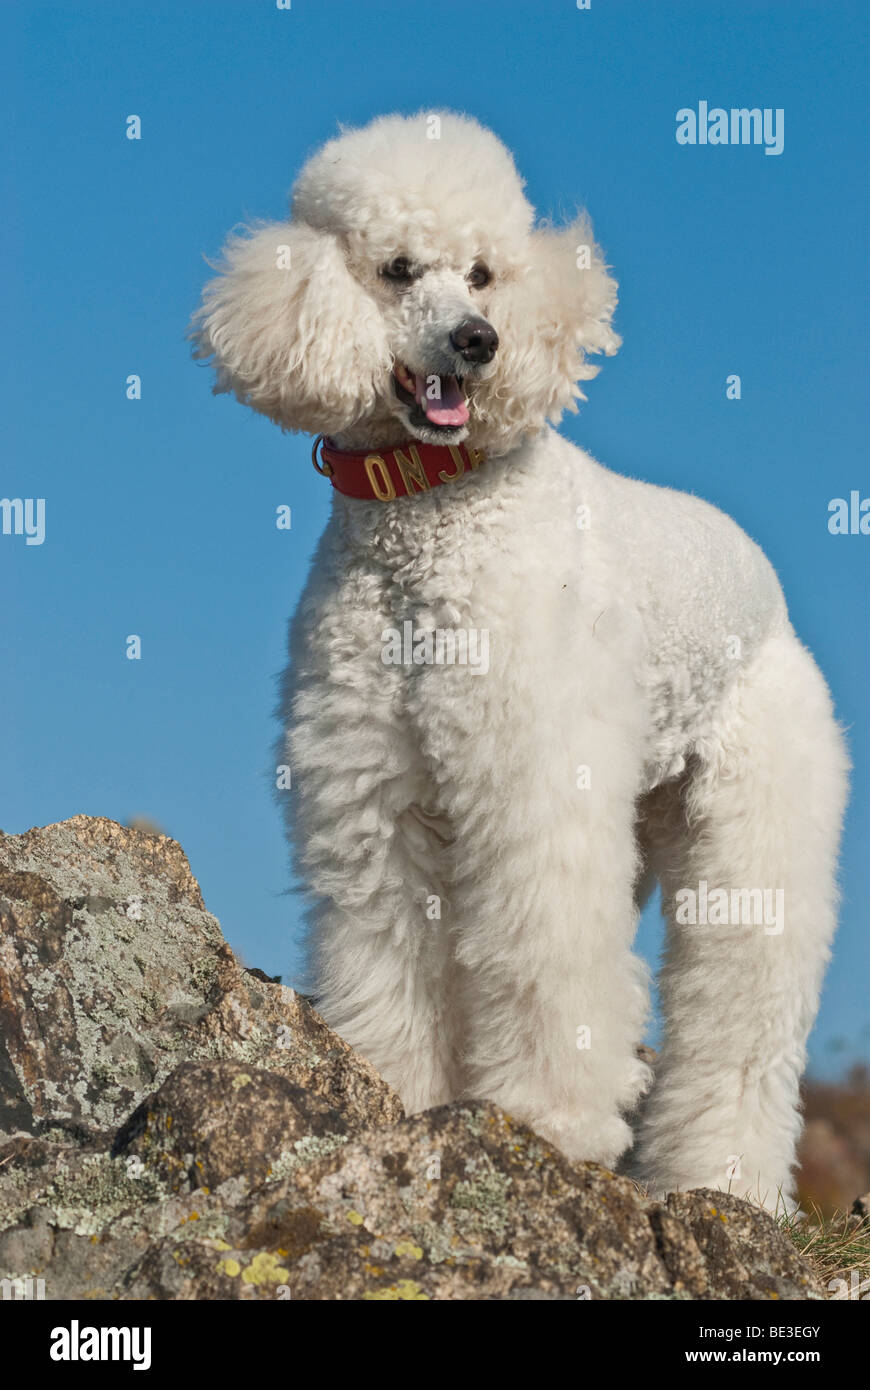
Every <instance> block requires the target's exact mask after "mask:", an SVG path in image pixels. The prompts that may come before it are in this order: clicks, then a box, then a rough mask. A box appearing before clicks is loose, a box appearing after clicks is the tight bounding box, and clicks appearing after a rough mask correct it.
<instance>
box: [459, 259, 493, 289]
mask: <svg viewBox="0 0 870 1390" xmlns="http://www.w3.org/2000/svg"><path fill="white" fill-rule="evenodd" d="M465 279H466V281H467V282H468V284H469V285H470V286H471V288H472V289H473V290H482V289H483V288H484V286H485V285H488V284H489V283H490V281H491V280H492V271H491V270H490V268H489V266H488V265H484V264H483V262H482V261H478V263H477V265H473V266H472V267H471V269H470V270H469V272H468V274H467V275H466V277H465Z"/></svg>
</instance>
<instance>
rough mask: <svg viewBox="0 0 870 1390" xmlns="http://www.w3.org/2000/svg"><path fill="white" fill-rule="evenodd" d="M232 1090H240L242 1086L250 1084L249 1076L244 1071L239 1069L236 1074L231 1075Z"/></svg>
mask: <svg viewBox="0 0 870 1390" xmlns="http://www.w3.org/2000/svg"><path fill="white" fill-rule="evenodd" d="M232 1084H233V1090H234V1091H240V1090H241V1089H242V1087H243V1086H250V1084H251V1078H250V1077H249V1076H248V1073H247V1072H246V1071H240V1072H239V1074H238V1076H234V1077H233V1083H232Z"/></svg>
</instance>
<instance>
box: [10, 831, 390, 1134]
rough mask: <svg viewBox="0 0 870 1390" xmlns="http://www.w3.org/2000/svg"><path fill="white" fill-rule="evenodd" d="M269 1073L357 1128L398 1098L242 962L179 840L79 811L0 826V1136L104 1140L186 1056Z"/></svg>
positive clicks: (311, 1014) (304, 1006)
mask: <svg viewBox="0 0 870 1390" xmlns="http://www.w3.org/2000/svg"><path fill="white" fill-rule="evenodd" d="M196 1057H203V1058H213V1059H217V1058H221V1057H226V1058H233V1059H236V1060H238V1061H242V1062H245V1063H248V1064H250V1065H252V1066H268V1068H269V1069H270V1070H273V1071H278V1072H281V1073H282V1074H283V1075H284V1076H286V1077H287V1078H288V1079H289V1080H292V1081H294V1082H295V1083H296V1084H297V1085H303V1086H305V1087H306V1088H307V1089H308V1090H310V1091H312V1092H313V1093H314V1094H315V1095H318V1096H320V1097H322V1098H323V1100H324V1101H325V1102H326V1103H327V1104H329V1105H331V1106H334V1107H336V1108H338V1109H340V1110H341V1111H342V1113H344V1114H345V1116H346V1117H347V1119H348V1121H349V1123H351V1124H356V1125H357V1126H361V1125H365V1124H372V1123H382V1122H383V1123H389V1122H390V1121H392V1120H395V1119H397V1118H398V1117H399V1116H400V1115H401V1114H402V1107H401V1103H400V1102H399V1099H398V1097H397V1096H396V1095H395V1094H394V1093H393V1092H392V1091H391V1090H390V1088H389V1087H388V1086H387V1084H386V1082H384V1081H383V1080H381V1078H380V1077H379V1076H378V1075H377V1073H376V1072H375V1070H374V1068H373V1067H371V1066H370V1065H369V1064H368V1062H366V1061H365V1060H364V1059H362V1058H361V1057H358V1056H357V1055H356V1054H355V1053H354V1052H353V1051H352V1050H351V1048H349V1047H348V1046H347V1045H346V1044H345V1043H343V1042H342V1041H341V1040H340V1039H339V1038H338V1037H336V1035H335V1034H334V1033H332V1032H331V1031H330V1029H328V1028H327V1027H326V1025H325V1024H324V1022H323V1020H322V1019H321V1018H320V1017H319V1015H318V1014H317V1013H316V1012H315V1011H314V1009H312V1008H311V1006H310V1005H309V1004H308V1003H306V1002H305V1001H304V1000H303V999H302V998H301V997H300V996H299V995H297V994H295V993H294V991H293V990H291V989H287V988H286V987H284V986H281V985H276V984H272V983H270V982H268V981H267V980H266V979H265V977H262V972H261V971H260V972H257V973H256V975H255V974H254V973H253V972H249V971H246V970H244V969H243V968H242V967H241V966H240V965H239V964H238V962H237V961H236V960H235V958H234V956H233V954H232V952H231V951H230V949H229V947H228V946H227V945H226V943H225V942H224V939H223V936H222V935H221V930H220V927H219V925H218V923H217V922H216V920H215V919H214V917H212V916H211V914H210V913H208V912H206V911H205V908H204V906H203V902H202V897H201V894H200V890H199V885H198V884H197V882H196V879H195V878H194V877H193V875H192V873H191V872H190V867H189V865H188V863H187V860H186V858H185V856H184V853H183V851H182V850H181V848H180V847H179V846H178V845H177V844H176V843H175V842H174V841H173V840H169V839H167V838H166V836H163V835H149V834H144V833H142V832H139V831H136V830H131V829H126V828H125V827H123V826H120V825H116V824H115V823H114V822H113V821H108V820H92V819H90V818H89V817H87V816H74V817H73V818H72V819H71V820H68V821H63V822H61V823H60V824H58V825H50V826H47V827H46V828H45V829H42V830H30V831H28V832H27V834H25V835H0V1140H2V1138H3V1137H8V1136H10V1135H12V1134H15V1133H20V1132H25V1133H33V1134H46V1133H48V1132H49V1131H50V1130H51V1129H53V1128H54V1129H57V1128H63V1129H66V1130H68V1131H75V1130H76V1128H78V1130H79V1131H97V1132H101V1133H104V1134H110V1133H111V1132H113V1131H114V1130H115V1129H117V1127H118V1126H119V1125H120V1124H121V1122H122V1121H123V1120H124V1119H125V1118H126V1117H127V1116H128V1115H129V1113H130V1111H131V1110H132V1109H133V1108H134V1107H135V1106H136V1105H137V1104H138V1103H139V1101H140V1100H142V1098H143V1097H144V1096H145V1095H146V1094H148V1092H149V1091H152V1090H154V1089H155V1088H156V1087H157V1086H159V1085H160V1083H161V1082H162V1081H163V1080H164V1079H165V1077H166V1076H168V1074H169V1072H170V1071H171V1070H172V1069H173V1068H174V1067H175V1066H176V1065H177V1064H178V1063H179V1062H180V1061H182V1060H186V1059H189V1058H196Z"/></svg>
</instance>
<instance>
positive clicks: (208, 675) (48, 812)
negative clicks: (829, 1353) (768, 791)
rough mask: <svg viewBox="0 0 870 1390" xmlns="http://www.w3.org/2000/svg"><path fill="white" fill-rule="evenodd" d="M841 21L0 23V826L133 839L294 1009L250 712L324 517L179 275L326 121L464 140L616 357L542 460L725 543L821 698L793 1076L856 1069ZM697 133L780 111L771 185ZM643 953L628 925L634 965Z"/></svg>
mask: <svg viewBox="0 0 870 1390" xmlns="http://www.w3.org/2000/svg"><path fill="white" fill-rule="evenodd" d="M868 19H870V9H868V7H867V5H866V4H865V3H863V0H861V2H860V3H851V2H850V0H838V3H837V4H836V5H831V4H830V3H829V2H828V0H814V3H803V2H802V0H768V3H751V0H749V2H745V0H741V3H733V4H721V5H719V4H715V3H710V0H673V3H668V4H650V3H648V0H592V5H591V9H590V10H588V11H578V10H577V8H576V5H575V3H574V0H534V3H532V2H531V0H526V2H525V3H520V0H498V2H497V3H496V2H495V0H492V2H489V3H488V2H487V0H481V2H479V3H477V4H475V5H473V6H469V5H467V4H463V3H457V0H439V4H438V5H437V6H436V7H433V8H432V9H430V8H429V7H425V6H424V7H423V8H422V10H421V9H420V8H419V7H418V8H416V9H415V8H414V7H413V6H411V7H409V6H407V5H403V4H399V3H377V2H376V0H293V3H292V9H291V10H290V11H280V10H278V9H277V7H276V5H275V4H274V3H273V0H226V3H221V0H203V3H178V2H176V3H164V2H163V0H149V3H147V4H135V3H129V4H120V3H109V0H106V3H87V0H77V3H76V4H75V5H44V4H36V3H31V4H17V3H14V0H13V2H12V3H10V2H9V0H7V3H5V4H4V5H3V6H2V14H0V24H2V29H3V31H5V32H4V34H3V44H2V47H3V49H4V50H5V55H6V56H5V59H4V65H5V69H6V70H5V72H4V74H3V82H2V84H0V86H2V94H0V103H2V120H3V129H4V132H5V133H6V136H7V146H8V149H7V158H6V163H5V169H4V173H3V181H4V186H3V195H4V206H5V207H6V208H7V209H8V210H9V212H8V215H7V216H6V217H5V218H4V219H3V226H2V229H0V240H2V256H3V263H4V266H5V267H6V269H7V271H10V270H11V276H9V281H10V283H9V284H8V285H7V287H6V290H5V292H4V298H5V303H4V307H3V316H4V322H5V329H4V335H3V336H4V345H5V352H4V355H3V358H4V360H3V363H2V379H3V395H4V400H5V411H4V422H3V463H2V470H0V495H2V496H8V497H16V496H18V497H33V498H36V497H44V498H45V499H46V539H45V541H44V544H42V545H41V546H27V545H25V543H24V538H23V537H20V536H0V594H2V603H3V636H4V641H3V674H2V677H0V720H2V726H3V728H4V729H5V730H6V738H5V756H4V757H3V759H2V772H0V826H2V827H3V829H4V830H6V831H21V830H25V829H26V828H28V827H29V826H31V825H34V824H41V823H46V822H48V821H52V820H59V819H62V818H64V817H66V816H69V815H72V814H74V813H75V812H79V811H84V812H87V813H89V814H92V815H106V816H111V817H114V818H116V819H119V820H125V819H127V818H128V817H130V816H132V815H137V814H139V815H147V816H150V817H152V818H153V819H155V820H156V821H158V822H159V823H160V824H161V825H162V826H163V827H164V828H165V829H166V831H167V832H168V833H169V834H171V835H173V836H175V837H176V838H177V839H179V840H180V841H181V843H182V844H183V846H184V848H185V850H186V851H187V853H188V854H189V856H190V860H191V864H192V866H193V869H194V872H195V873H196V874H197V875H198V877H199V879H200V881H201V883H202V887H203V891H204V894H205V897H206V901H207V903H208V905H209V906H210V908H211V909H212V910H213V911H214V912H215V913H216V914H217V915H218V917H219V918H220V920H221V922H222V925H223V928H224V931H225V933H226V935H227V937H228V939H229V940H230V942H231V943H232V944H233V946H234V947H235V948H236V949H237V950H239V951H241V953H242V954H243V955H244V957H245V958H246V959H247V960H248V961H249V962H250V963H251V964H257V965H260V966H261V967H263V968H264V969H266V970H267V971H269V972H270V973H281V974H283V975H284V976H285V978H287V979H291V980H292V977H293V970H294V961H295V960H296V955H295V951H294V944H293V940H294V928H295V924H296V921H297V918H298V910H299V908H298V900H297V899H296V898H295V897H293V896H287V895H286V889H287V888H288V886H289V883H290V879H289V872H288V869H287V862H286V855H285V848H284V845H283V842H282V838H281V832H280V827H279V823H278V817H277V813H276V811H275V809H274V806H273V803H272V799H271V792H270V786H271V773H272V767H271V757H270V745H271V741H272V738H273V736H274V732H275V729H274V725H273V722H272V708H273V704H274V700H275V684H274V678H275V675H276V673H277V672H278V671H279V669H280V667H281V665H282V662H283V654H284V634H285V624H286V619H287V617H288V615H289V613H290V612H291V610H292V608H293V606H294V603H295V601H296V598H297V595H298V593H299V590H300V587H301V584H302V582H303V578H304V575H305V571H306V567H307V564H308V561H309V557H310V555H311V551H312V548H313V546H314V543H315V541H316V538H317V536H318V535H319V533H320V531H321V529H322V527H323V525H324V522H325V519H326V515H327V511H328V506H329V497H328V491H329V489H328V486H327V485H326V483H325V482H324V480H323V479H321V478H319V477H317V476H316V475H315V474H314V472H313V471H312V469H311V467H310V463H309V449H310V446H309V444H307V443H306V441H305V440H304V439H303V438H296V437H291V436H282V435H281V433H280V432H279V431H278V430H277V429H276V428H275V427H274V426H272V425H270V424H268V423H267V422H265V421H263V420H260V419H258V418H257V417H255V416H254V415H253V414H252V413H251V412H249V411H246V410H243V409H242V408H241V407H240V406H238V405H237V404H236V403H235V402H233V401H231V400H229V399H228V398H225V397H220V398H217V399H214V398H212V396H211V395H210V385H211V378H210V376H209V374H208V372H207V371H206V370H204V369H202V368H199V367H197V366H195V365H194V364H193V363H192V362H191V361H190V359H189V356H188V349H187V345H186V343H185V340H184V333H185V325H186V321H187V318H188V316H189V314H190V312H191V311H192V309H193V308H194V307H195V305H196V301H197V295H198V291H199V288H200V286H201V284H202V282H203V280H204V278H205V277H206V275H207V267H206V266H205V265H204V263H203V259H202V258H203V256H204V255H209V256H214V255H215V254H216V253H217V251H218V250H219V248H220V246H221V243H222V241H223V239H224V236H225V234H226V232H227V230H228V229H229V228H230V227H231V226H232V225H233V224H234V223H237V222H239V221H240V220H244V219H245V218H255V217H270V216H280V215H282V213H283V211H284V209H285V205H286V204H285V199H286V194H287V190H288V189H289V187H290V185H291V183H292V180H293V178H294V176H295V173H296V171H297V170H298V168H299V166H300V163H301V162H302V160H303V159H304V157H305V156H306V154H308V153H309V152H310V151H311V150H312V149H313V148H314V147H315V146H316V145H317V144H319V143H320V142H321V141H322V140H323V139H325V138H326V137H328V136H330V135H331V134H333V133H334V132H335V129H336V124H337V122H339V121H341V122H343V123H348V124H357V123H361V122H363V121H365V120H367V119H368V118H369V117H371V116H372V115H375V114H378V113H380V112H383V111H385V110H403V111H415V110H419V109H421V108H433V107H440V106H446V107H454V108H457V109H464V110H467V111H469V112H470V113H471V114H473V115H476V116H477V117H478V118H479V119H481V120H482V121H483V122H485V123H487V124H490V125H491V126H493V128H494V129H495V130H496V131H497V132H498V133H499V134H500V135H501V136H502V137H503V138H504V139H505V141H506V142H507V143H508V144H509V145H510V146H511V147H512V149H513V150H514V152H515V155H516V158H517V162H518V164H519V167H520V169H521V171H522V172H523V173H524V175H525V177H526V179H527V181H528V192H529V195H530V197H531V199H532V201H533V202H534V203H535V204H536V205H537V207H538V208H539V210H540V211H541V212H542V213H543V214H553V215H555V216H556V217H559V216H561V215H562V214H568V215H570V213H572V212H573V210H574V208H575V207H576V205H577V204H578V203H579V204H582V205H585V206H587V207H588V208H589V210H590V212H591V214H592V217H593V220H594V222H595V227H596V231H597V234H598V237H599V239H600V240H601V242H602V243H603V245H604V247H605V249H606V252H607V255H608V258H609V260H610V261H611V263H612V264H613V266H614V267H615V271H616V274H617V276H618V278H619V280H620V284H621V306H620V310H619V315H618V326H619V329H620V331H621V332H622V334H623V336H624V347H623V349H622V351H621V352H620V354H619V356H617V357H616V358H614V359H612V360H609V361H607V362H606V363H605V366H604V370H603V371H602V374H601V376H600V377H599V378H598V379H597V380H596V381H594V382H592V383H591V384H590V387H589V402H588V404H587V405H586V406H585V407H584V408H583V410H582V413H581V414H580V416H579V417H576V418H571V419H570V420H569V421H568V423H567V424H566V425H565V426H564V429H565V431H566V433H568V434H569V435H570V437H571V438H573V439H575V440H576V441H577V442H578V443H582V444H583V445H584V446H585V447H586V448H588V449H589V450H590V451H591V452H592V453H593V454H595V455H596V456H597V457H598V458H600V459H601V460H602V461H603V462H605V463H607V464H608V465H609V466H610V467H612V468H615V469H617V470H619V471H622V472H626V473H630V474H634V475H637V476H640V477H644V478H647V479H649V480H650V481H653V482H658V483H663V484H668V485H672V486H676V487H681V488H686V489H688V490H691V491H694V492H697V493H699V494H701V495H702V496H704V497H706V498H708V499H709V500H711V501H712V502H714V503H716V504H717V505H719V506H721V507H723V508H725V509H726V510H727V511H729V512H730V513H732V514H733V515H734V516H735V517H736V518H737V520H738V521H739V522H740V523H741V524H742V525H743V526H744V527H745V528H746V529H747V530H748V531H749V533H750V534H751V535H752V536H754V537H755V539H756V540H758V541H759V542H760V543H761V544H762V545H763V546H764V548H765V549H766V551H767V553H768V555H769V556H770V557H771V559H772V561H773V563H774V564H775V566H776V568H777V570H778V572H779V574H780V576H781V578H782V580H783V583H784V586H785V591H786V594H787V597H788V599H789V604H790V609H791V612H792V617H793V620H794V622H795V625H796V627H797V629H798V631H799V633H800V634H801V636H802V637H803V639H804V640H805V641H806V642H807V643H808V644H809V645H810V646H811V647H812V649H813V650H814V652H815V653H816V655H817V657H818V659H819V661H820V663H821V665H822V667H823V669H824V671H825V673H826V675H827V677H828V679H829V681H830V683H831V685H832V688H833V691H834V694H835V698H836V702H837V707H838V711H839V714H840V717H841V719H842V720H843V721H844V722H845V723H846V724H847V725H848V726H849V728H850V738H851V745H852V752H853V757H854V760H855V790H854V795H853V802H852V809H851V813H850V817H849V824H848V831H847V837H846V845H845V855H844V863H843V888H844V906H843V916H842V927H841V931H840V935H839V938H838V943H837V949H836V953H835V958H834V963H833V966H832V968H831V971H830V974H829V976H828V982H827V986H826V990H825V995H824V1000H823V1005H822V1011H821V1015H820V1020H819V1024H818V1026H817V1028H816V1031H815V1033H814V1035H813V1040H812V1062H813V1067H814V1069H815V1070H816V1071H817V1072H831V1071H834V1070H836V1069H837V1068H838V1067H841V1066H842V1065H843V1064H844V1063H845V1062H846V1061H848V1060H850V1059H851V1058H853V1057H855V1056H856V1055H858V1054H859V1053H861V1052H863V1053H864V1054H865V1055H866V1054H867V1053H868V1052H870V1004H868V998H870V990H868V975H870V968H868V967H870V938H868V932H867V911H866V903H867V899H868V892H870V867H868V864H870V854H868V843H870V805H868V796H867V787H868V780H870V723H868V695H867V692H868V686H870V640H868V633H870V624H868V572H870V571H868V556H870V536H864V537H862V536H860V535H857V536H851V535H849V536H836V537H835V536H832V535H830V534H829V532H828V529H827V520H828V502H829V501H830V499H831V498H833V497H838V496H843V497H848V495H849V493H850V492H851V491H852V490H855V489H857V490H859V491H862V495H864V496H867V495H870V468H868V466H867V436H868V430H867V425H868V400H870V393H868V390H867V373H868V367H870V361H868V357H870V354H868V345H870V329H868V313H867V309H868V273H870V272H868V258H867V234H868V223H870V217H868V182H867V177H866V174H867V168H868V154H870V151H868V129H870V121H868V115H870V100H868V90H867V78H866V72H867V68H868V28H870V24H868ZM701 100H705V101H708V102H709V103H710V105H711V106H712V105H721V106H724V107H731V106H755V105H757V106H761V107H772V108H777V107H781V108H782V109H783V110H784V112H785V147H784V151H783V153H782V154H781V155H778V156H772V157H771V156H765V154H764V152H763V149H761V148H759V147H752V146H751V147H737V148H734V147H715V146H706V147H701V146H697V147H688V146H680V145H678V144H677V142H676V139H675V129H676V120H675V117H676V112H677V111H678V110H679V109H680V108H682V107H697V104H698V102H699V101H701ZM130 114H137V115H138V116H140V118H141V121H142V139H141V140H140V141H129V140H127V139H126V137H125V121H126V118H127V116H128V115H130ZM494 211H497V210H494ZM4 278H6V277H4ZM733 372H737V373H739V374H740V376H741V378H742V385H743V395H742V399H741V400H740V401H739V402H738V401H727V400H726V398H725V378H726V376H727V375H728V374H729V373H733ZM131 373H136V374H138V375H140V376H141V379H142V398H141V400H139V401H129V400H127V399H126V395H125V381H126V378H127V376H128V375H129V374H131ZM281 504H287V505H290V506H291V507H292V514H293V526H292V530H290V531H289V532H287V531H279V530H277V529H276V527H275V524H274V518H275V509H276V507H278V506H279V505H281ZM131 633H136V634H138V635H140V637H141V639H142V659H141V660H140V661H129V660H127V658H126V655H125V650H126V648H125V642H126V637H127V635H128V634H131ZM659 939H660V929H659V927H658V925H657V923H656V922H655V921H654V920H653V919H652V918H651V917H648V918H647V919H646V920H645V921H644V924H643V925H642V928H641V935H640V947H641V949H642V950H643V951H644V953H645V954H647V955H648V957H649V958H651V959H654V958H655V954H656V952H657V950H658V945H659Z"/></svg>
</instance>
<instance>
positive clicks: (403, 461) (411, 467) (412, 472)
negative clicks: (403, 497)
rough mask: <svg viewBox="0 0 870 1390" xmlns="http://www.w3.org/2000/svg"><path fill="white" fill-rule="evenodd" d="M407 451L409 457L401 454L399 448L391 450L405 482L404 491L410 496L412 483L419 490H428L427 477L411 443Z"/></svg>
mask: <svg viewBox="0 0 870 1390" xmlns="http://www.w3.org/2000/svg"><path fill="white" fill-rule="evenodd" d="M408 453H409V454H410V455H411V457H410V458H408V457H407V456H406V455H405V454H403V453H402V451H401V449H394V450H393V458H394V459H395V460H396V463H397V464H398V465H399V472H400V473H401V475H402V482H403V483H404V484H405V491H406V492H407V494H408V496H409V497H410V496H411V492H412V487H411V484H412V483H415V484H416V485H417V487H418V488H419V490H420V492H428V491H429V479H428V478H427V477H426V473H425V471H424V468H423V463H422V460H421V458H420V455H419V454H418V453H417V450H416V448H415V446H414V445H413V444H409V446H408Z"/></svg>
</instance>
